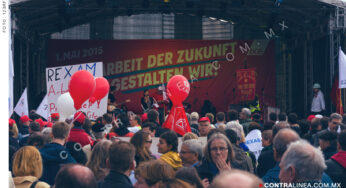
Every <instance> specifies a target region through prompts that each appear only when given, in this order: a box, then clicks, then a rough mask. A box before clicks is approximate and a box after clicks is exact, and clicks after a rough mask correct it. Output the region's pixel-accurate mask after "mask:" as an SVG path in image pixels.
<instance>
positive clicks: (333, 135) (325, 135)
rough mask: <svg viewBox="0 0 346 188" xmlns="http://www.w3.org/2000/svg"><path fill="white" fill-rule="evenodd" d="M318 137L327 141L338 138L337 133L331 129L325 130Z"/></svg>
mask: <svg viewBox="0 0 346 188" xmlns="http://www.w3.org/2000/svg"><path fill="white" fill-rule="evenodd" d="M318 138H319V139H321V140H327V141H332V140H336V138H337V133H335V132H331V131H325V132H322V133H321V134H320V135H319V137H318Z"/></svg>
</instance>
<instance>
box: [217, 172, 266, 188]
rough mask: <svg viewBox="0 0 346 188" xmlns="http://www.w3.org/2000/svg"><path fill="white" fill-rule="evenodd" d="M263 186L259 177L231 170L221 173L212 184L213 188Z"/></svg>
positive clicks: (255, 187)
mask: <svg viewBox="0 0 346 188" xmlns="http://www.w3.org/2000/svg"><path fill="white" fill-rule="evenodd" d="M260 184H263V182H262V180H261V179H259V178H258V177H257V176H255V175H253V174H250V173H249V172H246V171H241V170H234V169H232V170H230V171H224V172H222V173H220V175H218V176H216V177H215V179H214V180H213V183H212V184H211V188H238V187H242V188H258V187H259V185H260Z"/></svg>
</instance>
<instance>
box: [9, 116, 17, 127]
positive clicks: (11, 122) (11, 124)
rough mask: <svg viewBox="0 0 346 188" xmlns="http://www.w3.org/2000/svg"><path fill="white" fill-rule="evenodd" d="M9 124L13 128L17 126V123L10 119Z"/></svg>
mask: <svg viewBox="0 0 346 188" xmlns="http://www.w3.org/2000/svg"><path fill="white" fill-rule="evenodd" d="M8 124H9V125H10V127H13V125H14V124H16V121H14V119H11V118H10V119H9V120H8Z"/></svg>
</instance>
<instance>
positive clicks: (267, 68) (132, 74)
mask: <svg viewBox="0 0 346 188" xmlns="http://www.w3.org/2000/svg"><path fill="white" fill-rule="evenodd" d="M245 59H246V64H247V65H246V67H250V68H254V69H255V70H256V74H257V76H256V84H255V85H254V87H255V88H254V92H255V94H256V95H258V96H259V97H260V99H261V100H263V104H266V105H268V106H275V90H276V86H275V84H273V83H275V80H276V78H275V45H274V41H268V40H253V41H252V40H251V41H250V40H248V41H238V40H50V41H49V43H48V62H47V66H48V67H56V66H63V65H71V64H80V63H88V62H103V67H104V70H103V75H104V77H105V78H107V79H108V81H109V83H110V85H111V86H116V90H117V91H116V93H115V98H116V100H117V103H121V102H122V101H125V100H126V99H131V102H130V103H126V105H127V108H128V109H129V110H132V111H134V112H135V113H141V112H142V109H141V101H140V100H141V97H142V96H143V91H144V90H145V89H149V95H151V96H152V95H153V94H154V93H156V89H157V88H158V86H160V85H162V83H163V84H167V82H168V80H169V79H170V78H171V77H172V76H173V75H177V74H181V75H184V76H185V77H186V78H187V79H188V80H189V82H190V84H191V91H190V94H189V97H188V98H187V99H186V100H185V101H184V102H185V103H189V104H190V105H191V111H197V112H200V111H201V108H202V106H203V104H204V102H205V100H209V101H211V102H212V104H213V106H215V107H216V110H217V111H227V109H228V106H229V104H237V103H238V102H239V100H237V97H236V96H237V93H239V88H238V85H237V80H236V70H239V69H244V67H245V65H244V60H245ZM58 71H65V70H58ZM65 72H68V68H67V70H66V71H65ZM58 73H59V72H58ZM59 74H64V72H60V73H59ZM244 87H245V86H244ZM251 87H252V85H251ZM242 91H243V92H244V89H242ZM261 91H264V93H263V92H261ZM252 95H253V93H252ZM252 95H251V96H252ZM262 95H263V96H262ZM248 98H250V97H249V96H248ZM261 103H262V101H261Z"/></svg>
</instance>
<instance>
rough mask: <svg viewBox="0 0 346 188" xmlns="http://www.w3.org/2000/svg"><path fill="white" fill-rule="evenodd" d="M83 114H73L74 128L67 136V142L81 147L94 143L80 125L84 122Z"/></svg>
mask: <svg viewBox="0 0 346 188" xmlns="http://www.w3.org/2000/svg"><path fill="white" fill-rule="evenodd" d="M85 117H86V116H85V114H84V113H83V112H80V111H79V112H77V113H75V114H74V118H73V119H74V120H75V121H74V122H73V124H74V127H73V128H72V129H71V131H70V134H69V136H68V139H67V141H68V142H77V143H80V144H81V145H82V147H83V146H85V145H88V144H90V145H91V146H92V145H93V143H94V141H93V140H92V139H91V137H90V135H88V133H86V132H85V130H84V129H83V128H82V125H83V124H84V121H85Z"/></svg>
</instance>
